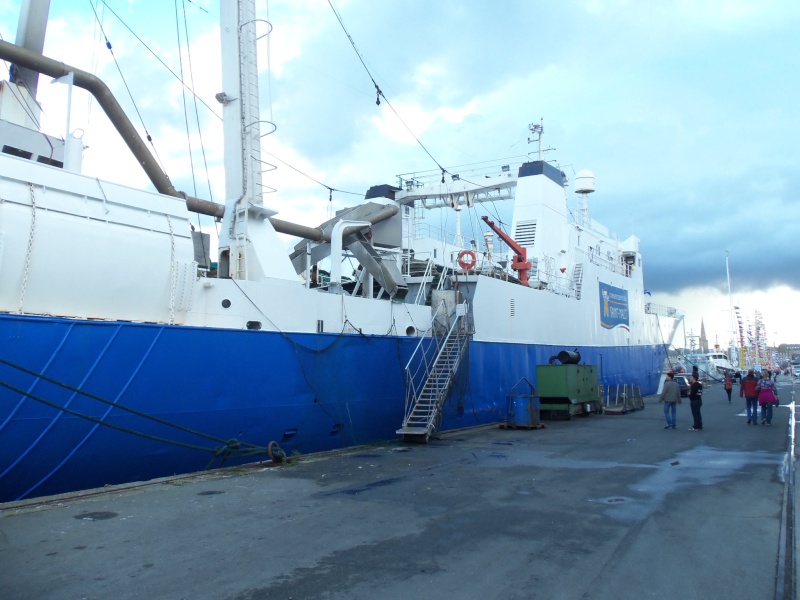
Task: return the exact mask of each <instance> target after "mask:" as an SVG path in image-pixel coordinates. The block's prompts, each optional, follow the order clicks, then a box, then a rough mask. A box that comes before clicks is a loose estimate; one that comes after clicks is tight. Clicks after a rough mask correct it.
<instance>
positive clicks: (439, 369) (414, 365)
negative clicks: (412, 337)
mask: <svg viewBox="0 0 800 600" xmlns="http://www.w3.org/2000/svg"><path fill="white" fill-rule="evenodd" d="M443 307H444V304H442V305H441V306H440V307H439V309H437V311H436V314H435V315H434V319H433V321H434V323H435V322H436V317H437V315H438V313H439V311H442V310H444V308H443ZM466 317H467V303H466V302H464V303H463V304H460V305H458V306H457V307H456V316H455V319H454V320H453V324H452V325H451V326H450V329H449V330H448V332H447V335H445V336H444V337H436V336H434V335H433V333H432V332H433V329H431V332H429V333H428V334H426V335H425V336H423V337H422V338H421V339H420V341H419V344H418V345H417V348H416V349H415V350H414V353H413V354H412V355H411V359H409V361H408V365H406V408H405V417H404V418H403V426H402V427H401V428H400V429H398V430H397V432H396V433H397V435H402V436H403V439H404V440H406V441H418V442H427V441H428V438H429V437H430V436H431V434H432V433H433V432H434V431H435V430H436V429H437V427H438V425H439V417H440V416H441V412H442V405H443V404H444V401H445V399H446V398H447V394H448V393H449V392H450V388H451V387H452V384H453V379H454V377H455V374H456V372H457V371H458V367H459V365H460V364H461V360H462V359H463V357H464V355H465V354H466V352H467V348H468V342H469V333H468V328H467V325H466Z"/></svg>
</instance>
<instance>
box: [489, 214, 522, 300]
mask: <svg viewBox="0 0 800 600" xmlns="http://www.w3.org/2000/svg"><path fill="white" fill-rule="evenodd" d="M481 219H483V220H484V221H485V222H486V225H488V226H489V229H491V230H492V231H494V232H495V233H496V234H497V235H498V236H499V237H500V239H501V240H503V241H504V242H505V243H506V244H508V247H509V248H511V250H513V251H514V254H515V256H514V257H513V258H512V259H511V268H512V269H513V270H515V271H517V272H518V273H519V280H520V283H522V285H528V271H529V270H530V268H531V263H530V262H528V250H527V248H523V247H522V246H520V245H519V244H518V243H517V242H515V241H514V240H513V239H512V238H511V236H509V235H508V234H507V233H506V232H505V231H503V230H502V229H500V228H499V227H498V226H497V225H495V224H494V223H493V222H492V221H490V220H489V217H488V216H486V215H483V216H482V217H481Z"/></svg>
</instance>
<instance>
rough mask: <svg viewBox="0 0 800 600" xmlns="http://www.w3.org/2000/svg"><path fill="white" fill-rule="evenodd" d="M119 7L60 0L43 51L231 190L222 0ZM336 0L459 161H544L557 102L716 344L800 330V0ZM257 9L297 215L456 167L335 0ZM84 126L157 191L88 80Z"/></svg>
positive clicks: (103, 164) (689, 316) (626, 217)
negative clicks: (224, 165) (223, 120)
mask: <svg viewBox="0 0 800 600" xmlns="http://www.w3.org/2000/svg"><path fill="white" fill-rule="evenodd" d="M19 3H20V1H19V0H12V2H11V5H10V6H9V5H8V3H7V2H6V3H2V5H0V34H2V36H3V39H6V40H11V41H13V40H14V37H15V34H16V19H17V13H18V8H19ZM93 4H94V5H95V6H96V8H97V13H98V15H99V19H100V21H101V22H102V25H103V28H104V30H105V34H106V35H107V36H108V39H109V41H110V42H111V43H112V47H113V52H114V56H115V57H116V59H117V61H118V64H119V68H120V70H121V71H122V75H123V76H124V77H125V79H126V81H127V84H128V86H129V87H130V90H131V94H132V96H133V99H134V101H135V104H136V108H134V106H133V103H132V101H131V99H130V98H129V97H128V95H127V93H126V92H125V90H124V86H123V84H122V81H121V78H120V73H119V71H118V69H117V66H116V65H115V63H114V61H113V59H112V57H111V55H110V53H109V51H108V50H107V49H106V47H105V44H104V39H103V37H102V35H101V34H100V32H99V27H98V23H97V20H96V19H95V14H94V12H93V9H92V5H93ZM107 5H108V6H107V7H104V6H103V5H102V4H100V5H99V6H97V2H96V0H92V1H91V2H90V0H51V23H50V26H49V30H48V35H49V37H48V40H47V42H46V45H45V54H46V55H48V56H51V57H54V58H58V59H59V60H63V61H64V62H66V63H68V64H73V65H75V66H76V67H78V68H82V69H84V70H87V71H92V72H95V73H96V74H98V75H99V76H100V77H102V78H103V79H104V80H105V81H106V82H107V83H108V84H109V86H110V87H111V88H112V90H114V92H115V93H116V94H117V96H118V97H119V98H120V101H121V103H122V104H123V106H124V107H125V109H126V111H127V112H128V114H129V115H131V116H132V119H133V121H134V122H135V123H136V125H137V126H139V125H140V121H139V119H138V117H136V110H137V109H138V111H139V113H141V115H142V119H143V121H144V124H145V127H146V128H147V131H148V132H149V133H150V135H151V136H152V137H153V139H154V146H155V149H156V152H157V153H158V156H159V158H160V160H161V162H162V164H163V165H164V168H165V170H166V171H167V173H168V174H169V175H170V177H171V178H172V179H173V182H174V183H176V187H178V188H179V189H183V190H184V191H187V192H189V193H195V194H196V195H198V196H201V197H204V198H208V197H211V198H213V199H214V200H215V201H217V202H223V179H222V170H221V164H220V161H221V143H220V141H219V140H220V137H219V135H220V134H219V131H220V121H219V119H218V117H217V116H216V115H215V114H214V113H213V112H212V110H213V111H215V112H216V113H217V115H218V114H220V111H219V105H218V104H216V102H215V101H214V94H215V93H216V92H218V91H220V89H221V84H220V77H219V62H220V61H219V42H218V27H217V20H218V14H219V4H218V1H217V0H178V1H177V15H178V19H177V24H176V6H175V3H174V2H163V1H162V0H159V1H156V0H108V1H107ZM333 5H334V6H335V7H336V9H337V11H338V12H339V14H340V16H341V18H342V20H343V22H344V25H345V27H346V28H347V31H348V33H349V34H350V36H351V37H352V39H353V41H354V42H355V44H356V46H357V47H358V50H359V51H360V53H361V55H362V57H363V59H364V62H365V63H366V65H367V67H368V68H369V71H370V73H371V75H372V77H374V79H375V81H376V82H377V83H378V85H379V86H380V88H381V90H382V91H383V93H384V94H385V96H386V98H387V99H388V100H389V102H390V103H391V105H392V106H393V107H394V109H395V110H396V111H397V112H398V113H399V114H400V116H401V117H402V119H403V121H404V122H405V124H406V125H407V126H408V127H409V128H410V129H411V130H412V131H413V132H414V134H415V135H416V136H417V137H418V138H419V139H420V140H421V141H422V143H423V144H424V145H425V147H426V148H427V149H428V151H429V152H430V154H432V155H433V157H434V158H435V159H436V161H437V162H439V163H440V164H441V165H443V166H446V167H455V166H457V165H464V164H467V163H474V162H478V161H486V160H494V159H499V158H506V157H524V156H525V154H526V153H528V152H531V151H533V149H534V148H533V145H529V144H528V143H527V139H528V137H529V132H528V130H527V126H528V124H529V123H532V122H538V121H539V119H540V118H543V119H544V128H545V142H546V145H548V146H551V147H553V148H555V150H553V151H551V152H549V153H548V154H547V159H548V160H550V161H552V162H554V163H555V164H558V165H559V166H560V167H561V168H562V169H563V170H564V171H565V172H566V173H567V175H568V176H570V177H571V176H572V175H573V174H574V172H576V171H578V170H580V169H584V168H588V169H591V170H592V171H594V173H595V175H596V184H597V192H596V193H595V194H593V195H592V197H591V212H592V215H593V217H594V218H596V219H597V220H599V221H600V222H602V223H604V224H605V225H607V226H608V227H609V228H610V229H611V230H612V231H614V232H616V233H617V234H619V235H620V236H621V237H625V236H627V235H629V234H631V233H634V234H636V235H637V236H638V237H639V238H640V239H641V241H642V243H641V249H642V253H643V261H644V276H645V285H646V287H647V288H648V289H650V290H651V292H652V294H653V299H654V301H656V302H659V303H661V304H668V305H673V306H676V307H677V308H679V309H681V310H683V311H684V312H685V313H686V326H685V329H686V333H687V334H688V333H690V332H691V333H694V334H697V333H699V330H700V322H701V319H702V320H703V321H704V323H705V327H706V332H707V335H708V338H709V339H710V341H711V342H712V343H713V342H714V341H715V340H718V341H719V342H720V343H721V344H723V345H725V344H726V343H727V340H728V339H729V337H730V326H731V322H732V319H731V313H730V311H729V306H730V304H735V305H738V306H740V307H741V311H742V315H743V317H744V318H745V320H746V321H751V322H752V321H753V319H754V315H755V312H756V311H760V313H761V314H762V316H763V320H764V323H765V326H766V331H767V334H768V337H769V339H770V342H773V343H792V342H793V343H800V317H798V316H797V307H798V306H800V245H798V237H800V227H799V226H798V223H800V205H798V200H797V198H796V196H797V191H796V189H795V184H798V187H800V169H798V165H800V149H799V147H798V140H799V139H800V111H798V109H797V106H798V98H800V78H798V76H797V75H798V73H799V72H800V41H798V39H799V38H798V36H797V32H798V31H800V3H798V2H796V1H792V0H785V1H780V0H774V1H773V0H713V1H712V0H580V1H579V0H561V1H559V2H553V1H540V0H519V1H517V0H424V1H423V0H381V1H378V0H336V1H334V2H333ZM258 6H259V9H258V12H259V16H260V17H263V18H264V19H267V18H268V19H269V21H270V22H271V23H272V26H273V30H272V33H271V34H270V36H269V37H267V38H264V39H263V40H262V42H261V46H260V53H259V57H260V67H261V69H262V72H263V74H262V80H261V89H262V108H263V111H262V112H263V116H264V118H265V119H271V120H273V121H274V122H275V123H276V124H277V131H276V133H275V134H273V135H271V136H268V137H266V138H265V139H264V145H263V148H264V150H265V151H266V152H268V153H271V154H273V155H274V156H276V157H277V159H278V160H276V161H273V162H275V163H276V164H277V165H278V166H279V169H278V170H276V171H273V172H271V173H268V174H267V175H266V176H265V183H268V184H269V185H272V186H273V187H275V188H277V189H278V192H277V193H276V194H275V195H274V196H270V197H269V198H267V200H266V203H267V204H269V205H271V206H273V207H275V208H277V209H279V210H280V212H281V215H280V216H281V217H282V218H285V219H287V220H295V221H301V222H303V223H306V224H312V223H317V222H320V221H322V220H324V219H325V218H326V215H327V212H328V211H329V210H331V209H338V208H341V207H344V206H349V205H353V204H356V203H358V202H359V196H358V195H357V194H363V192H364V191H365V190H366V189H367V188H368V187H369V186H370V185H373V184H377V183H394V182H395V181H396V175H397V174H399V173H406V172H411V171H420V170H428V169H433V168H436V164H435V163H434V162H433V161H432V160H431V158H430V157H429V156H428V155H427V154H426V153H425V151H424V150H422V149H421V148H420V146H419V145H418V144H417V142H416V141H415V140H414V138H413V137H412V136H411V135H409V134H408V132H407V131H406V129H405V127H404V126H403V124H402V123H401V122H400V121H399V120H398V118H397V116H396V115H395V113H394V112H393V111H392V110H391V109H390V108H389V107H388V106H387V104H386V102H383V103H382V104H381V105H380V106H377V105H376V103H375V99H376V98H375V88H374V85H373V83H372V81H371V80H370V76H369V75H368V74H367V71H366V70H365V68H364V66H362V64H361V62H360V61H359V58H358V56H357V55H356V53H355V51H354V50H353V47H352V46H351V44H350V41H349V40H348V38H347V36H346V35H345V33H344V31H343V30H342V26H341V25H340V24H339V21H338V20H337V18H336V15H335V14H334V11H333V10H332V8H331V6H330V4H329V2H328V0H283V1H278V0H271V1H270V2H269V4H267V3H266V2H259V3H258ZM109 9H111V10H113V11H114V12H115V13H117V15H119V17H121V19H118V18H117V17H116V16H114V14H112V12H111V10H109ZM184 15H185V18H184ZM123 21H124V24H123ZM126 25H127V27H128V28H130V30H132V31H133V32H134V33H135V34H136V35H138V36H139V37H140V38H142V40H143V41H142V42H140V41H138V40H137V39H136V37H134V35H133V33H131V31H130V30H129V29H128V28H126ZM260 27H262V26H260ZM263 27H264V29H263V30H264V31H266V29H265V26H263ZM178 31H180V39H181V41H180V44H181V46H180V47H181V48H182V50H181V51H180V52H179V50H178V48H179V42H178ZM187 32H188V35H187ZM187 38H188V40H189V45H188V51H187V46H186V39H187ZM144 44H147V46H148V47H149V48H150V50H148V49H147V48H145V46H144ZM151 51H152V52H151ZM154 55H155V56H158V58H159V59H160V60H161V61H163V62H164V63H165V64H166V65H168V66H169V67H170V69H172V70H173V71H174V72H175V73H181V63H182V67H183V73H184V79H185V80H186V81H187V83H188V85H189V86H190V87H192V88H194V89H195V90H196V92H197V94H198V96H199V97H200V98H202V99H203V100H204V101H205V102H206V103H207V104H208V105H209V106H210V107H211V110H209V109H208V108H206V107H204V106H202V105H199V108H198V113H197V114H198V116H197V117H196V116H195V108H194V104H193V101H192V99H191V97H190V96H187V98H186V102H187V103H188V104H187V105H188V109H189V119H188V120H189V134H188V136H187V130H186V119H185V117H184V101H183V98H182V94H181V89H182V88H181V85H180V83H179V82H178V81H177V79H176V78H175V77H174V76H173V75H172V74H170V73H169V72H168V71H167V70H166V68H165V67H164V66H163V65H162V64H161V63H160V62H159V60H158V59H157V58H156V57H155V56H154ZM189 64H191V74H190V72H189ZM268 67H269V69H268ZM40 90H41V93H40V99H41V100H42V102H43V104H44V110H45V117H44V119H43V120H44V122H45V127H46V129H47V130H48V131H49V132H52V133H58V134H62V135H63V132H64V129H65V117H64V114H63V112H59V109H58V108H57V106H56V100H57V99H58V98H59V97H60V98H64V97H65V96H66V87H65V86H60V85H50V84H49V83H48V82H47V80H46V79H45V78H42V82H40ZM198 118H199V121H200V123H201V128H200V132H201V134H202V135H201V134H200V133H198V128H197V125H196V121H197V119H198ZM74 127H82V128H85V129H86V134H85V137H84V140H85V142H86V144H87V145H88V149H87V150H86V151H85V159H84V165H85V172H88V173H91V174H93V175H98V176H101V177H104V178H109V179H115V180H121V181H123V182H125V183H128V184H131V185H137V186H144V187H146V186H147V185H149V184H148V183H147V180H146V179H145V177H144V175H143V173H142V172H141V170H140V169H139V168H138V166H137V165H136V163H135V162H134V161H133V160H132V159H130V158H129V157H128V156H127V152H126V151H125V150H124V149H123V148H121V147H120V145H119V142H118V141H117V140H116V138H115V135H114V134H113V133H112V132H111V130H110V127H109V125H108V123H107V122H105V119H104V117H103V116H102V114H101V112H100V111H99V109H98V108H97V106H96V105H93V104H92V103H91V102H90V100H89V99H88V98H87V97H86V96H85V95H84V94H83V93H82V92H81V91H76V92H75V96H74V99H73V113H72V128H74ZM201 137H202V141H203V145H204V147H205V156H203V154H202V152H201V150H200V138H201ZM187 138H188V139H190V140H191V146H192V150H193V152H192V157H191V158H190V156H189V153H188V152H187V147H188V146H189V143H188V141H187ZM264 158H267V159H268V158H269V156H268V155H266V154H265V155H264ZM520 160H521V158H520ZM284 163H286V164H289V165H291V166H292V167H294V169H291V168H289V167H287V166H285V164H284ZM204 164H207V165H208V168H206V167H205V166H204ZM192 166H194V169H192ZM295 169H296V170H295ZM192 170H194V178H193V177H192ZM298 170H299V171H301V172H302V173H304V174H306V175H309V176H311V177H313V178H314V179H316V180H318V181H320V182H322V183H324V184H325V185H327V186H330V187H333V188H336V189H338V190H343V192H336V193H334V196H333V199H332V202H331V203H329V197H328V191H327V189H325V188H324V187H322V186H320V185H318V184H317V183H314V182H313V181H312V180H311V179H309V178H307V177H305V176H304V175H301V174H300V173H298V172H297V171H298ZM456 170H457V169H456ZM209 180H210V183H209ZM195 190H196V191H195ZM344 192H355V194H347V193H344ZM480 214H483V212H482V211H481V210H480V209H478V212H477V214H476V215H474V216H472V217H471V218H470V219H467V220H468V221H477V220H478V219H477V216H479V215H480ZM507 214H508V215H510V212H509V213H507ZM442 218H446V217H442ZM450 218H451V217H450ZM449 222H450V223H452V220H451V221H449ZM203 224H204V226H207V227H211V225H209V224H207V223H205V222H203ZM467 234H468V235H469V232H467ZM726 253H727V256H729V260H730V273H731V286H732V291H733V292H732V298H731V301H729V298H728V294H727V282H726ZM681 333H682V332H681ZM680 337H681V335H680V334H679V336H678V338H680ZM675 341H676V344H677V345H679V346H680V345H682V340H681V339H677V338H676V340H675Z"/></svg>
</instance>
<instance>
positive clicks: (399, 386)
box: [0, 315, 666, 502]
mask: <svg viewBox="0 0 800 600" xmlns="http://www.w3.org/2000/svg"><path fill="white" fill-rule="evenodd" d="M0 340H2V346H0V359H3V360H4V361H8V362H11V363H14V364H15V365H20V366H23V367H25V368H27V369H29V370H31V371H34V372H36V373H41V374H43V375H45V376H47V377H49V378H52V379H54V380H56V381H59V382H63V383H65V384H68V385H69V386H72V387H74V388H79V389H81V390H82V391H85V392H88V393H90V394H93V395H96V396H98V397H101V398H103V399H106V400H109V401H111V402H114V403H116V404H117V405H121V406H125V407H128V408H131V409H135V410H137V411H140V412H142V413H144V414H146V415H151V416H153V417H157V418H159V419H163V420H165V421H168V422H170V423H174V424H176V425H179V426H180V427H182V428H188V429H192V430H195V431H198V432H202V433H204V434H206V435H207V436H211V437H213V438H217V440H211V439H207V438H203V437H199V436H197V435H195V434H192V433H189V432H186V431H184V430H178V429H174V428H171V427H168V426H167V425H164V424H161V423H157V422H154V421H152V420H149V419H147V418H145V417H144V416H140V415H135V414H131V413H130V412H127V411H125V410H123V409H122V408H120V407H119V406H109V405H106V404H103V403H101V402H99V401H97V400H95V399H91V398H88V397H86V396H84V395H81V394H77V393H75V392H74V391H70V390H69V389H65V388H64V387H61V386H59V385H56V384H54V383H52V382H48V381H45V380H43V379H40V378H37V377H35V376H34V375H31V374H29V373H25V372H23V371H20V370H19V369H16V368H14V367H12V366H9V365H8V364H5V363H0V383H2V384H5V385H2V386H0V501H3V502H5V501H10V500H19V499H23V498H30V497H37V496H44V495H50V494H55V493H62V492H68V491H74V490H79V489H87V488H92V487H99V486H103V485H105V484H117V483H127V482H132V481H143V480H148V479H152V478H154V477H160V476H167V475H173V474H180V473H187V472H192V471H198V470H202V469H203V468H205V467H206V466H207V465H209V463H212V464H215V465H219V464H220V463H219V460H217V461H216V462H214V454H213V450H214V449H215V448H218V447H220V446H223V444H221V443H220V440H231V439H236V440H238V441H240V442H244V443H249V444H255V445H259V446H266V445H267V444H268V443H269V442H270V441H275V442H277V443H278V444H279V445H280V447H281V448H282V449H283V450H284V451H285V452H286V453H287V454H291V453H292V452H299V453H302V454H305V453H310V452H318V451H324V450H331V449H336V448H342V447H346V446H351V445H356V444H365V443H371V442H376V441H381V440H390V439H395V438H396V435H395V430H396V429H397V428H398V427H400V425H401V424H402V420H403V411H404V405H405V380H404V376H405V374H404V368H405V365H406V363H407V362H408V360H409V357H410V356H411V354H412V353H413V351H414V348H415V346H416V344H417V340H416V339H415V338H408V337H402V336H365V335H335V334H282V333H274V332H264V331H241V330H228V329H215V328H199V327H185V326H167V325H155V324H142V323H127V322H124V323H123V322H107V321H85V320H71V319H61V318H49V317H30V316H22V315H0ZM226 348H227V349H232V348H235V350H236V351H235V352H233V351H230V352H226V351H225V350H224V349H226ZM561 349H563V348H562V347H557V346H543V345H523V344H507V343H503V344H501V343H486V342H475V341H472V342H471V343H470V348H469V362H468V363H467V364H464V365H462V367H461V368H460V369H459V373H458V377H457V378H456V381H455V383H454V386H453V388H452V391H451V394H450V397H449V399H448V400H447V403H446V405H445V407H444V410H443V414H442V427H441V428H442V429H443V430H448V429H455V428H462V427H471V426H476V425H483V424H487V423H492V422H497V421H500V420H502V419H504V418H505V416H506V411H507V408H506V402H507V395H508V393H509V391H510V389H511V387H512V386H513V385H514V384H515V383H516V382H517V381H518V380H519V379H520V378H521V377H527V378H528V379H530V380H531V381H533V382H534V383H535V372H536V365H537V364H546V363H547V361H548V359H549V357H550V356H552V355H553V354H554V353H556V352H557V351H558V350H561ZM580 351H581V354H582V355H583V359H584V361H585V362H586V363H587V364H597V365H599V373H600V378H601V383H605V384H607V385H608V384H613V383H617V382H619V383H622V382H625V383H631V382H635V383H638V384H640V385H641V386H642V392H643V393H644V394H650V393H654V392H655V390H656V387H657V385H658V380H659V375H660V371H661V366H662V365H663V361H664V358H665V356H666V350H665V348H663V347H661V346H654V347H653V346H639V347H620V348H581V349H580ZM464 367H467V368H464ZM9 386H10V387H9ZM11 388H17V389H18V390H23V391H24V392H25V393H26V394H28V396H26V395H25V394H22V393H20V392H18V391H14V390H13V389H11ZM31 396H36V397H38V398H41V399H42V400H46V401H47V402H50V403H53V404H55V405H57V406H58V407H64V408H65V409H69V410H70V411H74V412H76V413H79V414H80V415H86V416H89V417H92V418H94V419H97V420H100V421H102V423H103V424H100V423H97V422H92V421H89V420H87V419H85V418H83V417H82V416H78V415H75V414H70V413H68V412H65V411H64V410H60V409H59V408H55V407H52V406H48V405H46V404H44V403H42V402H41V401H39V400H36V399H34V398H32V397H31ZM104 424H110V425H113V426H115V427H117V428H124V429H127V430H132V431H136V432H138V433H140V434H142V435H135V434H133V433H130V432H129V431H122V430H120V429H114V428H111V427H108V426H106V425H104ZM156 438H160V439H156ZM164 440H169V441H171V442H174V443H177V444H184V445H188V446H190V447H186V446H180V445H174V444H170V443H167V442H166V441H164ZM253 460H258V458H253V457H245V456H239V457H238V458H233V459H232V460H230V461H228V462H227V463H226V464H227V465H230V464H236V463H237V462H238V463H241V462H252V461H253Z"/></svg>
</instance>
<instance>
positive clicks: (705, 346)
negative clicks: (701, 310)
mask: <svg viewBox="0 0 800 600" xmlns="http://www.w3.org/2000/svg"><path fill="white" fill-rule="evenodd" d="M700 352H702V353H703V354H706V353H708V340H707V339H706V326H705V323H703V319H700Z"/></svg>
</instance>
